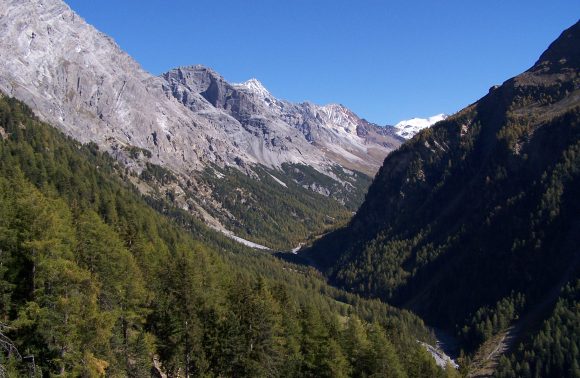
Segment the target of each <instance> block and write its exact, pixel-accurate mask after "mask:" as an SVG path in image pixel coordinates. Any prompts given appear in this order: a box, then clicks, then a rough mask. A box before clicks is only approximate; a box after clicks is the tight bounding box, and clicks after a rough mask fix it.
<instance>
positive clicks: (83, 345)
mask: <svg viewBox="0 0 580 378" xmlns="http://www.w3.org/2000/svg"><path fill="white" fill-rule="evenodd" d="M0 127H2V128H3V129H4V130H5V131H6V135H7V138H6V139H3V140H1V141H0V299H1V302H0V316H1V319H2V321H1V322H0V337H2V341H6V340H11V341H12V342H13V343H14V346H15V347H16V348H17V350H18V351H20V352H21V353H20V355H17V354H16V353H15V352H14V350H3V351H2V352H0V366H1V367H2V368H4V369H5V371H6V372H7V374H8V376H23V375H26V374H28V371H29V369H31V368H32V367H34V368H35V369H36V372H37V375H38V376H41V375H42V376H55V375H60V376H83V377H99V376H129V377H143V376H147V375H149V374H151V373H150V372H151V369H152V366H153V359H154V357H155V356H157V358H158V360H159V362H160V366H161V369H162V370H163V371H164V372H166V373H168V374H169V375H170V376H178V375H181V376H183V375H189V376H206V377H210V376H252V377H272V376H282V377H293V376H294V377H303V376H312V377H314V376H316V377H319V376H335V377H339V376H351V375H357V374H359V373H358V371H359V369H363V371H364V373H360V374H359V376H363V375H365V376H372V375H375V376H389V374H391V375H392V376H404V372H405V371H408V370H412V369H415V365H421V366H423V365H424V366H428V365H429V363H430V362H429V361H430V357H429V356H425V355H420V354H418V353H420V352H419V350H420V348H419V347H418V345H417V343H416V342H415V340H416V339H418V338H419V339H423V340H429V338H430V335H429V333H428V332H427V331H426V329H425V328H424V326H423V324H422V322H421V321H420V320H419V319H418V318H417V317H415V316H413V315H412V314H410V313H408V312H406V311H398V310H395V309H393V308H391V307H389V306H386V305H385V304H383V303H381V302H379V301H370V300H363V299H361V298H359V297H358V296H356V295H352V294H348V293H346V292H343V291H340V290H338V289H335V288H332V287H330V286H328V285H327V284H326V283H325V281H324V280H323V279H322V277H321V276H320V275H319V274H317V273H316V272H315V271H314V270H312V269H308V268H304V267H299V266H295V265H292V264H288V263H284V262H282V261H279V260H276V259H275V258H273V257H272V256H270V255H268V254H262V253H259V252H256V251H253V250H249V249H247V248H245V247H243V246H241V245H239V244H236V243H234V242H233V241H231V240H229V239H228V238H226V237H224V236H222V235H220V234H218V233H216V232H214V231H211V230H209V229H208V228H207V227H205V226H203V225H202V224H201V223H200V222H199V221H196V220H195V219H193V218H192V217H191V216H190V215H189V214H187V213H186V212H184V211H182V210H179V209H176V208H174V207H172V206H171V204H170V203H169V202H168V201H163V200H161V199H153V198H143V197H142V196H141V195H140V194H139V193H138V192H136V190H135V189H134V188H133V187H132V186H130V185H129V184H128V183H127V182H128V181H126V180H124V179H125V178H126V176H125V171H124V169H122V168H121V167H119V166H118V164H117V163H116V162H115V161H114V160H112V159H111V158H110V157H109V156H108V155H106V154H102V153H100V152H99V151H98V149H97V148H96V146H95V145H93V144H89V145H85V146H83V145H80V144H79V143H77V142H74V141H72V140H71V139H68V138H66V137H65V136H63V135H62V134H60V133H59V132H57V131H55V130H54V129H52V128H50V127H49V126H47V125H45V124H43V123H41V122H39V121H38V120H37V119H35V118H34V116H33V115H32V113H31V112H30V110H29V109H28V108H27V107H25V106H23V105H22V104H21V103H19V102H17V101H15V100H13V99H9V98H0ZM146 172H148V174H149V175H150V177H151V178H153V179H155V180H157V181H163V180H172V178H171V177H170V176H169V175H168V174H167V172H165V171H164V170H163V169H161V168H158V167H156V166H153V165H148V166H147V169H146ZM264 177H265V176H264ZM277 185H278V184H277ZM155 209H157V210H158V211H156V210H155ZM162 214H163V215H162ZM5 324H6V327H4V325H5ZM2 327H4V328H2ZM378 351H381V352H380V354H379V355H377V353H378ZM382 351H384V353H383V352H382ZM409 354H414V355H416V356H417V357H416V358H414V359H407V358H403V356H407V355H409ZM20 356H34V361H35V364H34V365H32V363H31V360H30V359H29V360H24V359H21V358H20ZM418 371H419V370H418ZM420 371H421V372H423V373H420V374H419V375H417V374H414V375H413V376H432V373H433V372H434V371H435V372H438V371H437V370H425V369H423V368H421V369H420Z"/></svg>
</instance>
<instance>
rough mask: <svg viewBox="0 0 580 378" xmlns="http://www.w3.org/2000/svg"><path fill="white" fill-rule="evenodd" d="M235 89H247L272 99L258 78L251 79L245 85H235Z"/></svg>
mask: <svg viewBox="0 0 580 378" xmlns="http://www.w3.org/2000/svg"><path fill="white" fill-rule="evenodd" d="M233 86H234V87H237V88H240V89H247V90H248V91H250V92H253V93H255V94H257V95H259V96H261V97H271V94H270V92H269V91H268V90H267V89H266V87H264V85H263V84H262V83H261V82H260V81H259V80H258V79H256V78H251V79H250V80H248V81H245V82H243V83H238V84H233Z"/></svg>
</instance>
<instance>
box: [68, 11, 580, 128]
mask: <svg viewBox="0 0 580 378" xmlns="http://www.w3.org/2000/svg"><path fill="white" fill-rule="evenodd" d="M65 1H66V2H67V3H68V4H69V5H70V6H71V7H72V8H73V9H74V10H75V11H76V12H77V13H79V14H80V15H81V16H82V17H83V18H85V20H87V21H88V22H89V23H91V24H93V25H94V26H96V27H97V28H98V29H100V30H101V31H103V32H104V33H106V34H108V35H110V36H111V37H113V38H114V39H115V40H116V41H117V43H118V44H119V45H120V46H121V48H123V49H124V50H125V51H127V52H128V53H129V54H130V55H131V56H133V57H134V58H135V59H136V60H137V61H138V62H139V63H141V65H142V66H143V67H144V68H145V69H146V70H148V71H150V72H152V73H154V74H160V73H162V72H165V71H167V70H169V69H171V68H174V67H177V66H183V65H192V64H203V65H206V66H209V67H211V68H213V69H214V70H216V71H218V72H219V73H221V74H222V75H223V76H224V77H225V78H226V79H227V80H228V81H233V82H240V81H245V80H247V79H249V78H251V77H255V78H257V79H258V80H260V81H261V82H262V83H263V84H264V85H265V86H266V87H267V88H268V89H269V90H270V92H272V94H273V95H275V96H276V97H280V98H284V99H287V100H290V101H295V102H300V101H304V100H309V101H312V102H314V103H317V104H326V103H341V104H344V105H346V106H348V107H349V108H351V109H352V110H353V111H355V112H356V113H357V114H358V115H359V116H361V117H364V118H367V119H368V120H370V121H372V122H376V123H379V124H386V123H389V124H393V123H396V122H397V121H399V120H401V119H407V118H412V117H414V116H420V117H426V116H430V115H433V114H436V113H453V112H455V111H457V110H459V109H461V108H462V107H464V106H465V105H468V104H470V103H472V102H473V101H475V100H477V99H478V98H479V97H481V96H482V95H484V94H485V93H487V90H488V88H489V87H490V86H492V85H494V84H498V83H501V82H503V81H504V80H506V79H508V78H510V77H512V76H514V75H516V74H518V73H520V72H522V71H524V70H526V69H527V68H529V67H530V66H531V65H532V64H533V63H534V62H535V61H536V59H537V58H538V57H539V55H540V54H541V53H542V52H543V51H544V50H545V48H546V47H547V46H548V45H549V43H550V42H551V41H553V40H554V39H555V38H556V37H557V36H558V35H559V34H560V33H561V32H562V31H563V30H564V29H565V28H567V27H569V26H571V25H572V24H574V23H575V22H576V21H577V20H578V17H580V1H579V0H542V1H536V0H526V1H516V0H513V1H512V0H488V1H475V0H439V1H434V0H430V1H427V0H424V1H409V0H397V1H387V0H286V1H284V0H281V1H275V0H171V1H168V0H140V1H137V0H114V1H113V0H99V1H87V0H65Z"/></svg>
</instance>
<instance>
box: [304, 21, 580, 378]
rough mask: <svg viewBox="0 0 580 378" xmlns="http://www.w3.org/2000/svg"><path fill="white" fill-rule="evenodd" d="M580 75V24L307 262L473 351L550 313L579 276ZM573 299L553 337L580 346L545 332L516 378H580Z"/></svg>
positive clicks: (419, 140) (396, 175)
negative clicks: (565, 376) (537, 314)
mask: <svg viewBox="0 0 580 378" xmlns="http://www.w3.org/2000/svg"><path fill="white" fill-rule="evenodd" d="M579 71H580V23H577V24H576V25H574V26H573V27H571V28H570V29H568V30H566V31H565V32H564V33H562V35H561V36H560V37H559V38H558V39H557V40H556V41H555V42H554V43H553V44H552V45H551V46H550V47H549V49H548V50H547V51H546V52H545V53H544V54H543V55H542V56H541V57H540V59H539V60H538V62H537V63H536V64H535V65H534V66H533V67H532V68H531V69H530V70H528V71H526V72H525V73H523V74H521V75H519V76H517V77H515V78H513V79H510V80H508V81H506V82H505V83H503V85H501V86H495V87H493V88H491V89H490V91H489V93H488V94H487V95H486V96H485V97H483V98H482V99H481V100H480V101H478V102H476V103H475V104H473V105H471V106H469V107H467V108H465V109H464V110H462V111H460V112H459V113H457V114H455V115H454V116H452V117H449V118H448V119H447V120H445V121H442V122H439V123H438V124H436V125H435V126H433V127H432V128H431V129H426V130H423V131H422V132H420V133H419V134H418V135H417V136H415V137H414V138H413V139H412V140H410V141H409V142H408V143H406V144H404V145H403V146H402V147H401V148H399V149H398V150H397V151H395V152H393V153H392V154H391V155H389V156H388V157H387V159H386V160H385V163H384V165H383V167H382V168H381V170H380V171H379V173H378V175H377V177H376V178H375V180H374V182H373V183H372V185H371V187H370V189H369V192H368V194H367V197H366V200H365V202H364V204H363V205H362V207H361V208H360V210H359V211H358V213H357V214H356V216H355V217H354V218H353V220H352V221H351V223H350V224H349V226H348V227H347V228H345V229H342V230H339V231H337V232H334V233H332V234H330V235H328V236H327V237H325V238H323V239H322V240H321V241H319V242H318V243H317V244H315V245H314V247H313V248H312V249H311V250H310V251H309V252H308V253H307V254H306V255H305V256H306V257H307V258H308V259H310V261H312V260H313V261H314V262H316V264H317V265H318V266H320V267H321V268H322V269H323V270H325V271H326V272H327V273H328V275H329V277H330V278H331V279H332V280H333V282H335V283H336V284H338V285H340V286H341V287H343V288H345V289H347V290H352V291H354V292H357V293H361V294H364V295H367V296H372V297H378V298H382V299H384V300H386V301H388V302H390V303H393V304H396V305H400V306H404V307H406V308H409V309H412V310H414V311H416V312H417V313H418V314H419V315H421V316H422V317H423V318H424V319H426V321H427V322H428V323H430V324H432V325H436V326H438V327H442V328H444V329H446V330H447V331H449V332H451V333H453V334H454V335H455V336H456V337H457V338H459V340H460V343H461V346H462V348H463V349H464V351H465V352H467V353H468V354H469V353H471V352H474V351H475V350H477V348H478V347H479V346H480V345H481V344H482V343H483V342H485V341H486V340H489V339H490V338H492V337H493V336H494V335H498V334H500V333H502V332H506V330H507V329H508V328H509V327H510V326H514V325H517V324H518V321H519V320H520V319H523V318H525V317H526V316H527V315H528V314H531V313H533V312H534V311H536V307H537V306H538V305H539V304H543V305H544V306H545V307H547V308H548V312H549V310H550V309H551V308H554V303H555V302H556V297H557V293H558V291H559V289H560V288H561V287H563V286H565V285H566V284H568V283H569V285H571V287H574V285H575V280H576V278H578V276H579V271H578V261H579V251H578V245H579V244H580V218H579V214H580V202H579V201H580V197H579V196H578V193H580V72H579ZM570 290H571V289H569V290H567V292H570ZM554 293H556V295H554ZM566 298H567V299H562V300H560V301H559V302H558V304H557V305H556V307H555V309H554V314H553V315H551V318H550V320H549V321H548V323H546V325H545V327H555V328H558V329H559V330H562V331H563V330H564V329H565V330H566V331H567V332H573V333H572V334H571V335H568V336H567V337H569V338H570V339H571V340H575V341H574V342H572V343H565V342H563V343H562V344H559V342H560V339H559V338H560V336H554V338H546V337H545V335H546V332H547V331H546V330H544V331H542V333H540V334H538V335H537V336H535V337H534V338H532V339H529V340H528V341H525V340H524V341H525V344H524V346H522V347H519V349H518V352H517V353H516V356H519V358H521V357H525V359H526V360H527V361H529V362H528V363H529V364H530V369H531V370H530V369H527V368H526V367H525V366H524V365H517V366H516V365H515V364H516V362H517V361H518V359H517V358H516V357H514V358H515V359H510V361H511V362H510V363H511V364H512V365H514V367H513V369H514V370H509V369H508V367H507V362H504V364H505V365H504V366H505V370H504V372H505V374H507V375H509V372H510V371H515V375H516V376H520V375H525V374H524V373H523V372H524V371H529V372H531V373H530V374H532V373H533V374H536V372H538V373H537V374H539V376H560V375H559V373H558V372H561V371H564V370H562V369H568V368H573V369H576V370H574V371H577V364H571V363H570V361H569V359H570V358H571V359H572V360H576V361H578V358H579V357H580V355H579V354H578V353H579V352H578V344H577V341H578V339H579V338H580V335H579V334H578V332H577V331H578V329H577V327H575V328H574V327H568V326H567V325H566V326H565V325H564V324H569V323H570V320H567V319H571V320H573V319H575V318H577V316H578V311H579V310H578V302H577V299H574V298H575V297H574V296H570V295H568V296H567V297H566ZM568 311H569V312H571V315H570V316H568V315H566V316H568V317H567V318H564V317H562V315H559V314H561V313H563V314H567V313H568ZM542 315H543V316H544V317H546V316H547V314H545V313H542ZM530 326H531V325H530ZM532 328H533V327H532ZM521 331H522V333H526V332H528V331H534V330H533V329H531V330H530V329H523V330H521ZM542 335H544V336H542ZM518 336H522V335H518ZM540 345H541V347H540ZM555 345H559V346H555ZM539 348H542V349H543V350H544V352H543V353H545V354H542V357H537V356H538V355H539V352H538V350H539ZM558 348H562V349H558ZM561 355H566V356H567V357H566V358H565V359H560V357H557V356H561ZM534 356H536V357H534ZM553 359H555V360H553ZM538 361H539V362H538ZM535 363H537V366H535V367H534V366H531V365H533V364H535ZM526 366H527V365H526ZM526 369H527V370H526ZM566 371H567V372H568V373H569V374H571V373H570V370H566ZM502 374H503V373H502ZM526 374H527V373H526ZM571 376H572V375H571Z"/></svg>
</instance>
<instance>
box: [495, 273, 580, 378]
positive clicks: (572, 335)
mask: <svg viewBox="0 0 580 378" xmlns="http://www.w3.org/2000/svg"><path fill="white" fill-rule="evenodd" d="M579 340H580V280H576V281H575V283H572V284H568V285H567V286H565V288H564V289H563V291H562V293H561V295H560V298H559V299H558V301H557V303H556V305H555V307H554V310H553V311H552V314H551V315H550V317H549V318H548V319H547V320H545V321H544V323H543V325H542V327H541V328H540V329H539V330H538V331H537V332H535V333H533V334H532V335H531V336H530V337H529V340H526V342H524V343H520V344H519V346H518V347H517V348H516V349H515V351H514V353H512V354H511V355H508V356H507V357H502V359H501V360H500V363H499V368H498V371H497V373H496V376H497V377H502V378H503V377H505V378H511V377H580V366H579V361H580V345H579Z"/></svg>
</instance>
